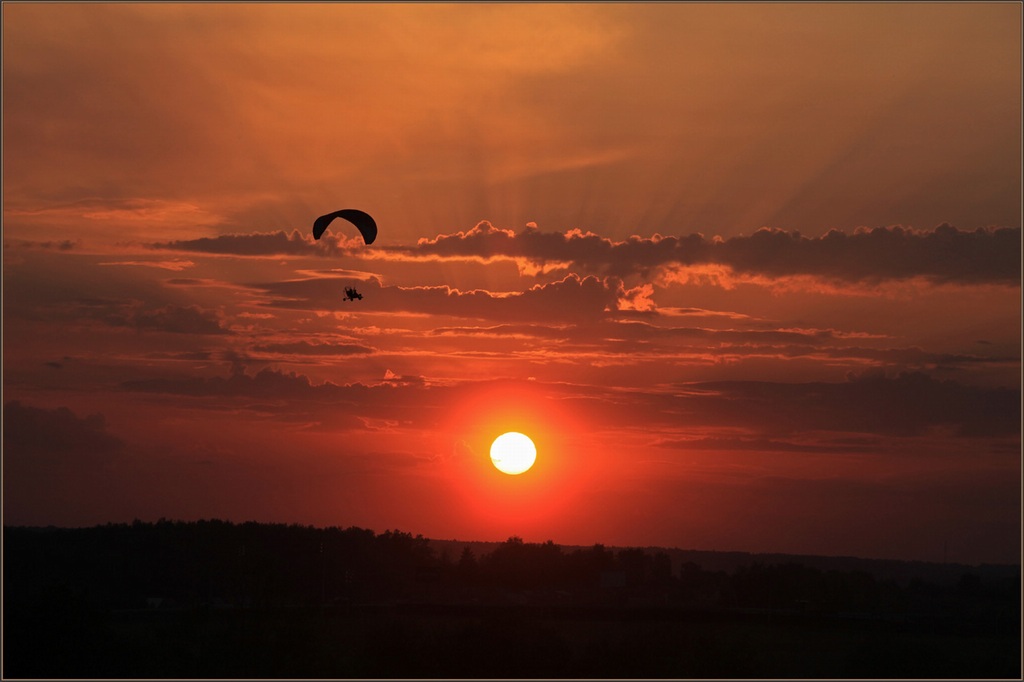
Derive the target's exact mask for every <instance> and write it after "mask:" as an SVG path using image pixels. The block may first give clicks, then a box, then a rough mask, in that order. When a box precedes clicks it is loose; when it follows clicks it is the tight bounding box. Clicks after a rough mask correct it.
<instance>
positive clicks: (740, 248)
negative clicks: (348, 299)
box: [392, 221, 1021, 284]
mask: <svg viewBox="0 0 1024 682" xmlns="http://www.w3.org/2000/svg"><path fill="white" fill-rule="evenodd" d="M1020 248H1021V231H1020V228H987V229H981V228H979V229H977V230H975V231H973V232H968V231H961V230H958V229H956V228H955V227H951V226H950V225H946V224H943V225H940V226H939V227H937V228H935V229H934V230H931V231H924V230H913V229H906V228H903V227H900V226H895V227H879V228H875V229H858V230H856V231H854V232H853V233H852V234H846V233H845V232H842V231H839V230H831V231H829V232H828V233H826V234H825V235H824V236H821V237H805V236H803V235H801V234H800V233H799V232H797V231H792V232H789V231H786V230H780V229H771V228H762V229H760V230H758V231H756V232H755V233H754V234H752V235H750V236H738V237H731V238H728V239H721V238H713V239H710V240H709V239H706V238H705V237H704V236H703V235H701V234H691V235H689V236H683V237H676V236H662V235H654V236H653V237H648V238H641V237H637V236H633V237H630V238H629V239H626V240H624V241H613V240H611V239H608V238H605V237H601V236H598V235H596V234H593V233H591V232H586V233H584V232H582V231H580V230H569V231H568V232H565V233H562V234H560V233H554V232H541V231H539V230H537V229H535V228H527V229H525V230H523V231H522V232H519V233H515V232H513V231H512V230H505V229H499V228H496V227H494V226H493V225H491V224H490V223H488V222H486V221H484V222H481V223H479V224H478V225H476V226H475V227H474V228H473V229H471V230H469V231H467V232H457V233H455V234H451V235H439V236H437V237H436V238H433V239H421V240H419V242H418V243H417V244H416V245H415V246H414V247H407V248H404V249H403V248H399V247H393V249H392V250H393V251H394V252H396V253H400V252H404V253H405V254H407V255H408V256H410V257H441V258H455V257H459V258H480V259H490V258H498V257H503V258H512V259H522V260H524V261H527V262H530V263H532V264H533V266H534V267H536V266H537V265H538V264H543V263H548V262H557V263H571V264H572V266H574V267H576V268H579V269H581V270H583V271H585V272H594V273H600V274H609V275H616V276H627V275H634V274H649V273H650V272H651V271H652V270H653V269H655V268H659V267H663V266H693V265H705V264H707V265H721V266H725V267H727V268H729V269H731V270H732V271H733V272H735V273H740V274H751V275H763V276H770V277H783V276H791V275H811V276H817V277H822V278H826V279H837V280H844V281H850V282H877V281H882V280H889V279H896V280H899V279H909V278H912V277H925V278H927V279H930V280H933V281H936V282H963V283H983V282H997V283H1006V284H1011V283H1017V282H1019V280H1020V274H1021V270H1020V258H1019V254H1020Z"/></svg>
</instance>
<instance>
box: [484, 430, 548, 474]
mask: <svg viewBox="0 0 1024 682" xmlns="http://www.w3.org/2000/svg"><path fill="white" fill-rule="evenodd" d="M536 460H537V448H536V446H534V444H533V441H532V440H530V439H529V437H527V436H524V435H523V434H521V433H518V432H516V431H509V432H508V433H503V434H501V435H500V436H498V437H497V438H495V439H494V442H493V443H491V462H492V463H493V464H494V466H495V468H497V469H498V471H500V472H502V473H506V474H521V473H523V472H524V471H526V470H527V469H529V468H530V467H532V466H533V463H534V462H535V461H536Z"/></svg>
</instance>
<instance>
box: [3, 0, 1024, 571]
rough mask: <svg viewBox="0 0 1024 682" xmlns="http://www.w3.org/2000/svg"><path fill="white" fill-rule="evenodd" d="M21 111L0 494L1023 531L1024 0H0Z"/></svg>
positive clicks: (839, 547)
mask: <svg viewBox="0 0 1024 682" xmlns="http://www.w3.org/2000/svg"><path fill="white" fill-rule="evenodd" d="M3 127H4V130H3V132H4V139H3V191H4V198H3V394H4V395H3V403H4V413H3V446H4V447H3V475H4V476H3V478H4V484H3V486H4V487H3V492H4V502H3V514H4V523H6V524H56V525H91V524H96V523H106V522H108V521H114V522H121V521H130V520H132V519H134V518H140V519H143V520H156V519H158V518H160V517H166V518H173V519H197V518H211V517H216V518H222V519H229V520H233V521H237V522H241V521H246V520H257V521H268V522H285V523H301V524H314V525H322V526H327V525H339V526H342V527H347V526H351V525H357V526H361V527H365V528H371V529H373V530H375V531H377V532H383V531H384V530H387V529H399V530H403V531H406V532H412V533H414V534H423V535H424V536H427V537H434V538H439V539H448V538H459V539H467V540H469V539H472V540H504V539H505V538H507V537H509V536H511V535H519V536H521V537H523V538H524V539H525V540H527V541H536V542H541V541H545V540H548V539H551V540H553V541H555V542H556V543H559V544H592V543H596V542H601V543H605V544H608V545H633V546H638V545H639V546H643V545H661V546H669V547H681V548H694V549H718V550H745V551H754V552H794V553H815V554H833V555H840V554H841V555H855V556H862V557H880V558H901V559H923V560H933V561H941V560H942V559H943V557H944V556H946V557H947V558H948V559H949V560H950V561H962V562H967V563H977V562H1018V561H1019V560H1020V552H1021V543H1020V533H1021V513H1020V511H1021V449H1020V448H1021V446H1020V432H1021V402H1020V389H1021V366H1020V351H1021V306H1020V303H1021V6H1020V5H1019V4H1017V3H990V4H982V3H960V4H945V3H944V4H938V3H936V4H885V3H882V4H878V3H864V4H857V3H853V4H821V5H808V4H791V5H790V4H758V5H740V4H714V3H712V4H661V3H658V4H639V5H632V4H586V3H582V4H544V3H542V4H504V3H502V4H469V5H455V4H445V5H441V4H437V5H435V4H422V5H404V4H390V3H389V4H347V3H342V4H306V5H282V4H242V5H237V4H203V3H199V4H194V3H193V4H180V5H178V4H100V5H96V4H92V5H61V4H5V5H4V6H3ZM340 208H360V209H362V210H365V211H367V212H369V213H371V214H372V215H373V216H374V217H375V218H376V220H377V223H378V225H379V227H380V236H379V238H378V240H377V241H376V242H375V243H374V244H372V245H370V246H366V245H364V244H362V242H361V241H360V240H359V239H358V235H357V234H356V232H355V230H354V229H352V228H351V226H349V225H347V224H345V223H340V222H335V223H334V224H333V225H332V227H331V231H330V232H329V233H328V235H327V236H325V237H324V239H322V240H320V241H314V240H313V238H312V235H311V230H310V227H311V225H312V221H313V219H314V218H315V217H316V216H318V215H320V214H322V213H327V212H329V211H333V210H336V209H340ZM345 286H357V287H358V288H359V290H360V291H361V292H362V293H363V294H364V299H363V300H361V301H355V302H348V301H343V298H342V294H343V290H344V287H345ZM507 430H519V431H522V432H524V433H527V434H528V435H530V436H531V437H532V438H533V439H534V441H535V442H536V444H537V448H538V459H537V464H536V465H535V467H534V468H533V469H532V470H531V471H530V472H528V473H526V474H523V475H521V476H518V477H510V476H506V475H504V474H501V473H499V472H497V470H495V469H494V468H493V467H492V466H491V465H490V463H489V460H488V458H487V451H488V447H489V444H490V442H491V440H493V438H494V437H496V436H497V435H499V434H500V433H502V432H504V431H507Z"/></svg>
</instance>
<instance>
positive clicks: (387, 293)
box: [254, 274, 624, 322]
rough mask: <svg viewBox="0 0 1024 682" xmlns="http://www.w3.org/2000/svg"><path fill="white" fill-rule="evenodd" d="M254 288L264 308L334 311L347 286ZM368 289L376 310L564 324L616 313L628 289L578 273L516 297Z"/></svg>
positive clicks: (314, 282)
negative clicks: (262, 297) (266, 299)
mask: <svg viewBox="0 0 1024 682" xmlns="http://www.w3.org/2000/svg"><path fill="white" fill-rule="evenodd" d="M254 286H255V288H258V289H262V290H263V291H265V292H266V293H268V294H269V295H270V296H271V297H273V300H272V301H270V302H268V303H265V304H264V305H270V306H274V307H283V308H298V309H303V310H323V309H327V310H334V309H338V308H339V307H340V306H341V305H342V292H341V289H342V287H341V285H340V284H338V285H334V284H332V283H331V282H330V280H323V279H305V280H292V281H285V282H271V283H267V284H259V285H254ZM365 286H366V289H365V290H363V292H362V293H364V295H365V296H366V299H367V301H372V302H373V303H372V305H373V312H392V313H393V312H404V313H413V314H423V315H447V316H454V317H464V318H475V319H499V320H529V321H559V322H566V321H571V320H580V319H594V318H598V317H601V316H602V315H604V314H605V313H606V312H607V311H614V310H616V309H617V308H618V305H619V301H620V298H621V296H622V294H623V291H624V290H623V287H622V282H621V280H618V279H616V278H610V277H607V278H599V277H596V276H594V275H588V276H586V277H580V276H579V275H575V274H571V275H567V276H566V277H564V278H563V279H561V280H558V281H555V282H550V283H548V284H538V285H535V286H533V287H531V288H529V289H527V290H525V291H521V292H512V293H494V292H490V291H485V290H482V289H474V290H469V291H462V290H459V289H453V288H451V287H449V286H447V285H441V286H411V287H402V286H398V287H381V286H380V284H379V283H377V282H367V283H366V284H365ZM356 305H358V304H356Z"/></svg>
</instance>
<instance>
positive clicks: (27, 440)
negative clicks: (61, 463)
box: [3, 400, 124, 458]
mask: <svg viewBox="0 0 1024 682" xmlns="http://www.w3.org/2000/svg"><path fill="white" fill-rule="evenodd" d="M3 442H4V454H5V455H6V456H14V457H21V456H24V455H59V456H66V455H77V456H82V457H88V458H93V457H96V456H97V455H104V454H110V453H114V452H117V451H119V450H121V449H122V447H123V445H124V444H123V443H122V441H121V440H120V439H119V438H117V437H116V436H114V435H112V434H111V433H109V432H108V431H107V428H106V421H105V419H104V417H103V415H102V414H91V415H88V416H86V417H78V416H76V415H75V414H74V413H73V412H72V411H71V410H70V409H68V408H67V407H58V408H56V409H53V410H50V409H44V408H39V407H32V406H30V405H25V404H23V403H21V402H20V401H17V400H15V401H11V402H8V403H6V404H5V405H4V429H3Z"/></svg>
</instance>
